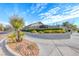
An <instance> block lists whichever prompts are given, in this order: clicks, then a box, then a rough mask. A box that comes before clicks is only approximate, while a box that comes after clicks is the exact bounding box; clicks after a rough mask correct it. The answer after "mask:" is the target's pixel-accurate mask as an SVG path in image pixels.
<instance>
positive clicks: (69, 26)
mask: <svg viewBox="0 0 79 59" xmlns="http://www.w3.org/2000/svg"><path fill="white" fill-rule="evenodd" d="M63 26H65V27H66V28H67V29H70V30H73V31H75V30H76V29H77V26H76V25H74V24H71V23H69V22H64V23H63Z"/></svg>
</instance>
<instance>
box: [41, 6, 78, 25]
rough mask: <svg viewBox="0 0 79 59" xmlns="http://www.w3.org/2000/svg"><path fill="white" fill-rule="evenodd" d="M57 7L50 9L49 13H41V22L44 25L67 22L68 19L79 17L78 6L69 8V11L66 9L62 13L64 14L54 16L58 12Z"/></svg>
mask: <svg viewBox="0 0 79 59" xmlns="http://www.w3.org/2000/svg"><path fill="white" fill-rule="evenodd" d="M59 9H60V8H59V7H56V8H53V9H50V10H49V11H51V12H49V11H48V12H46V13H42V14H40V15H41V18H42V22H43V23H44V24H49V23H55V22H60V21H61V22H63V21H67V20H69V19H73V18H77V17H79V6H74V7H71V8H69V9H67V11H65V12H64V14H57V15H54V14H56V13H57V12H58V11H59Z"/></svg>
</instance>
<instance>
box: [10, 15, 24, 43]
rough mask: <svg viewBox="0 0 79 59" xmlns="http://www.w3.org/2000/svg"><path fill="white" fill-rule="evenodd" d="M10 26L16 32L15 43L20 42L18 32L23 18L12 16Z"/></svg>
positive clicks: (22, 24)
mask: <svg viewBox="0 0 79 59" xmlns="http://www.w3.org/2000/svg"><path fill="white" fill-rule="evenodd" d="M10 24H11V25H12V27H13V28H14V29H15V31H16V41H17V42H19V41H21V40H22V39H21V38H20V30H21V29H22V28H23V26H24V21H23V18H21V17H18V16H13V17H11V18H10Z"/></svg>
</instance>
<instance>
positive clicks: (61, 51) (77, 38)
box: [0, 33, 79, 56]
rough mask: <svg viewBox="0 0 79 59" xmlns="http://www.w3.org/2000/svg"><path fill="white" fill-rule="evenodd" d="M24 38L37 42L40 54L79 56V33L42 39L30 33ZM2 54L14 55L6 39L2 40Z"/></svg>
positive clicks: (0, 50) (0, 53)
mask: <svg viewBox="0 0 79 59" xmlns="http://www.w3.org/2000/svg"><path fill="white" fill-rule="evenodd" d="M24 38H25V39H26V40H30V41H33V42H36V43H37V45H38V46H39V49H40V53H39V56H79V34H78V33H73V34H72V35H71V38H70V39H53V40H52V39H40V38H36V37H30V36H29V35H25V37H24ZM0 55H1V56H13V55H12V54H10V53H9V52H8V51H7V50H6V48H5V43H4V40H3V41H1V42H0Z"/></svg>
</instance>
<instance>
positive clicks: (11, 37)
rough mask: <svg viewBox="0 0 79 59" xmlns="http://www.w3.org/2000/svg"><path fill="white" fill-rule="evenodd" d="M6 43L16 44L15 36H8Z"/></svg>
mask: <svg viewBox="0 0 79 59" xmlns="http://www.w3.org/2000/svg"><path fill="white" fill-rule="evenodd" d="M8 42H16V35H15V33H12V34H9V35H8Z"/></svg>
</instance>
